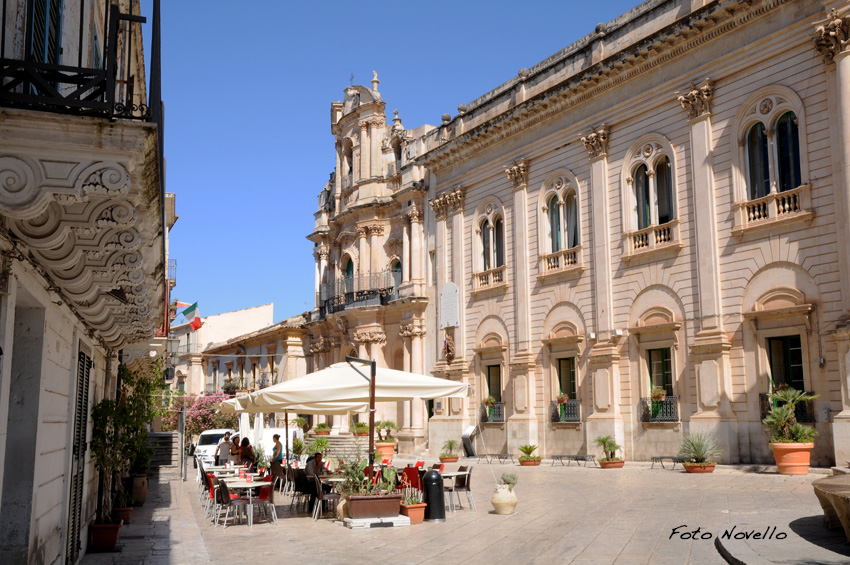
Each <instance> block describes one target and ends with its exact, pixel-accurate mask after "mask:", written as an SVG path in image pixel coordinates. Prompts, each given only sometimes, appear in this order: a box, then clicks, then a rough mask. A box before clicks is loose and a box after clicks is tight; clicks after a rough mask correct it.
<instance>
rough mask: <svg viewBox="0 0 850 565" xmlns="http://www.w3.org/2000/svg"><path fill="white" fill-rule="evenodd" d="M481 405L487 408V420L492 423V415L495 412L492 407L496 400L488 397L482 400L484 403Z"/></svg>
mask: <svg viewBox="0 0 850 565" xmlns="http://www.w3.org/2000/svg"><path fill="white" fill-rule="evenodd" d="M482 404H484V406H486V407H487V419H488V420H490V421H492V420H493V413H494V412H495V408H494V406H495V405H496V399H495V398H493V397H492V396H488V397H487V398H485V399H484V402H483V403H482Z"/></svg>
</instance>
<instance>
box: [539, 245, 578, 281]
mask: <svg viewBox="0 0 850 565" xmlns="http://www.w3.org/2000/svg"><path fill="white" fill-rule="evenodd" d="M583 270H584V265H583V264H582V256H581V245H576V246H575V247H571V248H570V249H562V250H560V251H556V252H554V253H550V254H548V255H541V256H540V268H539V274H538V275H537V277H538V278H540V279H543V278H550V277H555V276H556V275H569V274H578V273H580V272H582V271H583Z"/></svg>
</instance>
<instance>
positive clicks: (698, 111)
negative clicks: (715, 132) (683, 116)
mask: <svg viewBox="0 0 850 565" xmlns="http://www.w3.org/2000/svg"><path fill="white" fill-rule="evenodd" d="M713 98H714V85H713V84H712V82H711V80H709V79H705V81H704V82H703V83H702V85H700V86H697V84H696V83H695V82H692V83H691V87H690V89H688V91H687V92H686V93H685V94H680V95H679V96H677V97H676V100H678V101H679V104H681V106H682V108H684V109H685V112H687V113H688V119H693V118H699V117H702V116H710V115H711V102H712V99H713Z"/></svg>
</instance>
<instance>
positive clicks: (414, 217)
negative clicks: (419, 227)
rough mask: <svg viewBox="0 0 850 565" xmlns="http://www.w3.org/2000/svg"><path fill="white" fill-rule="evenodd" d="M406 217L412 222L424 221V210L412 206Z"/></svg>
mask: <svg viewBox="0 0 850 565" xmlns="http://www.w3.org/2000/svg"><path fill="white" fill-rule="evenodd" d="M405 217H406V218H407V220H408V221H409V222H410V223H411V224H415V223H418V222H421V221H422V211H421V210H419V208H411V209H410V211H409V212H408V213H407V214H405Z"/></svg>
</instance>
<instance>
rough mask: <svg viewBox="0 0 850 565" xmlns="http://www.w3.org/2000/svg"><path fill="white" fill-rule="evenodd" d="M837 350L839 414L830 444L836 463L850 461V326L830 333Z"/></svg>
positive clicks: (845, 325) (834, 423)
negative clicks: (831, 443) (831, 444)
mask: <svg viewBox="0 0 850 565" xmlns="http://www.w3.org/2000/svg"><path fill="white" fill-rule="evenodd" d="M832 338H833V340H835V344H836V346H837V347H836V349H837V350H838V380H839V384H840V387H841V412H839V413H838V414H836V415H835V417H834V419H833V424H832V442H833V446H834V450H835V458H836V459H835V460H836V461H847V460H848V459H850V324H847V323H844V324H841V326H840V327H839V328H838V329H836V330H835V331H834V332H832Z"/></svg>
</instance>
